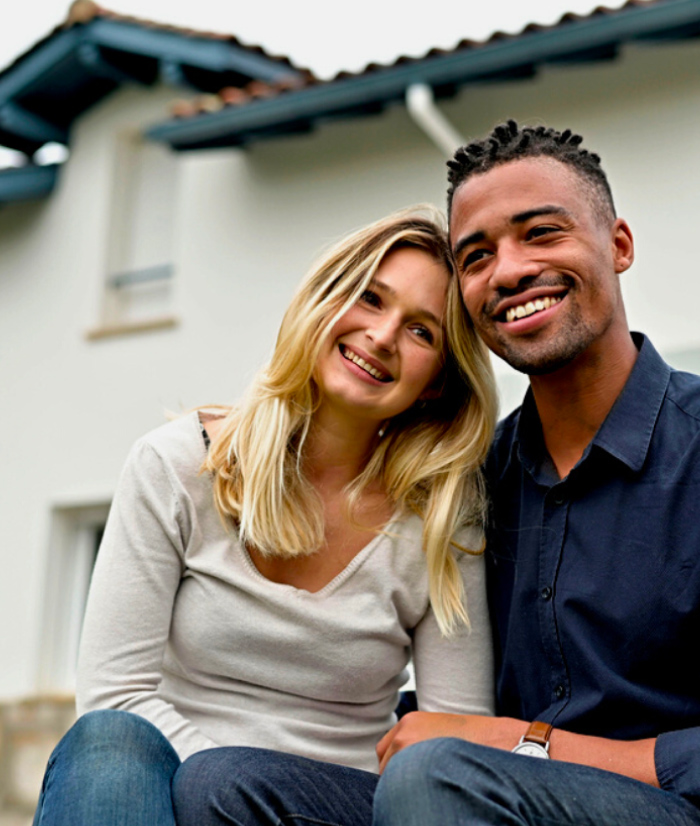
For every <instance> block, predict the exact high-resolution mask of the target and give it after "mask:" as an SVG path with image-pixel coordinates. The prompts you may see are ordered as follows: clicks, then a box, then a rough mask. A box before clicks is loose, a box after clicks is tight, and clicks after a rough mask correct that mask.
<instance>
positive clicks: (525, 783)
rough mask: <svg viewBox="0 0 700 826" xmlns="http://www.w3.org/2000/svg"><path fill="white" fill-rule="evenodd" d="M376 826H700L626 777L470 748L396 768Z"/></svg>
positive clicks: (426, 746) (677, 805)
mask: <svg viewBox="0 0 700 826" xmlns="http://www.w3.org/2000/svg"><path fill="white" fill-rule="evenodd" d="M373 823H374V826H487V825H488V826H495V825H496V824H498V826H564V824H566V826H700V812H699V811H698V810H697V809H696V808H695V807H694V806H692V805H691V804H690V803H688V802H687V801H685V800H683V799H682V798H681V797H678V796H676V795H673V794H670V793H669V792H664V791H661V790H660V789H656V788H654V787H652V786H648V785H646V784H644V783H639V782H637V781H636V780H630V779H629V778H627V777H622V776H620V775H618V774H611V773H610V772H604V771H600V770H598V769H591V768H588V767H586V766H577V765H574V764H572V763H560V762H557V761H556V760H541V759H537V758H535V757H524V756H522V755H519V754H511V753H510V752H507V751H500V750H497V749H491V748H487V747H486V746H477V745H475V744H473V743H468V742H466V741H464V740H457V739H453V738H443V739H439V740H428V741H426V742H423V743H419V744H417V745H415V746H411V747H410V748H407V749H405V750H404V751H402V752H400V753H399V754H397V755H396V756H395V757H394V758H393V759H392V760H391V761H390V763H389V765H388V767H387V770H386V771H385V772H384V774H383V775H382V779H381V781H380V783H379V786H378V788H377V794H376V797H375V810H374V821H373Z"/></svg>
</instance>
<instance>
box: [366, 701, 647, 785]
mask: <svg viewBox="0 0 700 826" xmlns="http://www.w3.org/2000/svg"><path fill="white" fill-rule="evenodd" d="M527 729H528V723H526V722H524V721H523V720H516V719H515V718H513V717H481V716H478V715H475V714H438V713H431V712H425V711H415V712H413V713H412V714H407V715H406V716H405V717H403V718H402V719H401V720H399V722H398V723H397V724H396V725H395V726H394V727H393V728H392V729H391V730H390V731H388V732H387V733H386V734H385V735H384V737H383V738H382V739H381V740H380V741H379V744H378V745H377V755H378V756H379V770H380V772H382V771H384V768H385V767H386V764H387V763H388V762H389V760H390V759H391V758H392V757H393V756H394V755H395V754H396V753H397V752H399V751H401V750H402V749H405V748H406V747H407V746H410V745H412V744H413V743H419V742H420V741H421V740H432V739H434V738H436V737H459V738H461V739H463V740H469V741H471V742H472V743H479V744H480V745H482V746H491V747H492V748H496V749H503V750H505V751H511V750H512V749H513V748H514V747H515V746H516V745H517V744H518V741H519V740H520V738H521V737H522V736H523V734H525V732H526V731H527ZM655 744H656V740H655V738H653V737H651V738H648V739H646V740H610V739H607V738H604V737H589V736H587V735H584V734H574V733H572V732H570V731H563V730H562V729H554V731H553V732H552V736H551V738H550V754H551V756H552V758H553V759H554V760H562V761H564V762H567V763H579V764H581V765H583V766H593V767H594V768H597V769H604V770H605V771H609V772H615V773H616V774H622V775H625V776H626V777H631V778H634V779H635V780H640V781H642V782H643V783H649V784H650V785H652V786H656V787H657V788H658V786H659V781H658V778H657V776H656V767H655V764H654V746H655ZM522 759H523V760H527V759H528V758H527V757H523V758H522Z"/></svg>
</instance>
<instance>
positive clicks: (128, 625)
mask: <svg viewBox="0 0 700 826" xmlns="http://www.w3.org/2000/svg"><path fill="white" fill-rule="evenodd" d="M181 498H182V497H181V496H180V495H179V491H178V489H177V486H176V484H175V482H174V480H173V479H172V478H171V475H170V474H169V472H168V468H167V467H166V466H165V463H164V461H163V460H162V459H161V457H160V456H159V455H158V453H157V452H156V451H155V450H154V448H153V447H152V446H151V445H150V444H148V443H146V442H144V441H143V440H141V441H140V442H138V443H137V444H136V445H135V447H134V448H133V450H132V451H131V453H130V455H129V457H128V459H127V462H126V465H125V467H124V470H123V472H122V476H121V479H120V482H119V485H118V488H117V493H116V495H115V498H114V501H113V503H112V508H111V510H110V514H109V519H108V522H107V527H106V529H105V535H104V539H103V542H102V545H101V547H100V550H99V553H98V558H97V563H96V565H95V571H94V574H93V578H92V583H91V586H90V595H89V598H88V605H87V610H86V614H85V622H84V626H83V636H82V641H81V646H80V657H79V664H78V688H77V702H78V712H79V713H80V714H83V713H85V712H87V711H91V710H93V709H103V708H115V709H122V710H124V711H131V712H134V713H136V714H139V715H140V716H142V717H145V718H146V719H147V720H149V721H150V722H151V723H153V724H154V725H155V726H157V727H158V728H159V729H160V730H161V731H162V732H163V734H164V735H165V736H166V737H167V738H168V739H169V740H170V741H171V743H172V744H173V746H174V748H175V749H176V750H177V751H178V753H179V754H180V757H181V758H184V757H186V756H188V755H189V754H192V753H193V752H195V751H199V750H202V749H206V748H213V747H215V746H217V745H218V744H217V743H215V742H213V741H212V740H211V739H209V738H208V737H206V736H205V735H203V734H202V733H201V732H200V731H199V730H198V729H197V728H196V727H195V726H194V725H193V724H192V723H191V722H190V721H189V720H187V719H186V718H185V717H183V716H182V715H181V714H179V713H178V712H177V711H176V710H175V708H174V707H173V706H172V704H170V703H168V702H166V701H165V700H164V699H163V698H162V697H161V696H159V693H158V691H159V685H160V682H161V679H162V671H161V669H162V662H163V656H164V652H165V647H166V643H167V640H168V635H169V631H170V621H171V616H172V610H173V602H174V599H175V594H176V592H177V589H178V587H179V584H180V579H181V576H182V572H183V570H184V564H185V563H184V557H185V545H186V537H187V535H188V532H189V526H188V518H187V515H186V513H185V512H184V508H183V502H182V501H181Z"/></svg>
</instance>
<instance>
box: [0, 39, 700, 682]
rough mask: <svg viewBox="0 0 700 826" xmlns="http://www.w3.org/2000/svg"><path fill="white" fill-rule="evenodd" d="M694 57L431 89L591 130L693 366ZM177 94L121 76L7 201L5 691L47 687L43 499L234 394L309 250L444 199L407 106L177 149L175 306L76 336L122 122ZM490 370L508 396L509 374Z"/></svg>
mask: <svg viewBox="0 0 700 826" xmlns="http://www.w3.org/2000/svg"><path fill="white" fill-rule="evenodd" d="M699 70H700V46H698V45H685V46H654V47H645V48H642V47H639V48H635V49H630V50H628V51H627V52H626V53H625V55H624V56H623V58H622V59H620V60H618V61H614V62H611V63H608V64H600V65H598V64H594V65H591V66H579V67H567V68H563V67H557V68H551V69H548V70H547V71H546V72H544V73H543V74H542V75H540V76H539V77H538V78H537V79H536V80H534V81H527V82H519V83H512V84H509V85H486V86H483V87H481V88H471V89H468V90H465V91H464V92H462V93H461V94H460V95H459V96H457V97H456V98H454V99H452V100H450V101H445V102H444V103H442V104H441V105H442V107H443V109H444V111H445V113H446V114H447V115H448V116H449V117H450V118H451V119H452V120H453V122H454V123H455V124H456V125H457V126H458V128H460V129H461V130H462V131H463V133H464V134H465V135H466V136H470V135H473V136H476V135H479V134H481V133H483V132H484V131H486V130H487V129H489V128H490V127H491V126H492V125H493V124H494V123H495V122H497V121H500V120H503V119H504V118H506V117H509V116H514V117H516V118H518V119H527V120H541V121H545V122H549V123H552V124H553V125H556V126H561V127H564V126H571V127H573V128H574V129H576V130H579V131H581V132H582V133H583V134H584V135H585V137H586V143H587V145H588V146H590V147H591V148H593V149H595V150H596V151H598V152H599V153H600V154H601V155H602V157H603V160H604V163H605V167H606V169H607V170H608V171H609V174H610V178H611V182H612V185H613V188H614V191H615V193H616V195H617V203H618V209H619V212H620V214H622V215H624V216H625V217H627V218H628V219H629V221H630V223H631V225H632V229H633V230H634V232H635V235H636V237H637V263H636V264H635V265H634V268H633V269H632V270H631V271H630V272H629V273H627V274H625V276H624V292H625V295H626V300H627V306H628V310H629V317H630V322H631V325H632V326H633V327H635V328H638V329H643V330H645V331H647V332H649V333H650V334H651V335H652V336H653V338H654V340H655V342H656V344H657V345H658V346H660V347H661V349H662V350H663V351H664V352H665V353H666V354H671V355H672V354H673V353H680V355H679V356H678V358H679V360H682V361H683V363H684V364H685V365H690V366H692V365H693V364H697V366H699V367H700V358H697V359H696V351H697V352H698V353H700V332H698V329H697V324H696V322H695V317H694V312H693V311H692V306H693V304H694V302H695V301H696V300H698V298H700V296H699V292H700V286H699V285H698V279H697V276H696V273H695V261H694V250H693V241H694V239H695V237H696V224H697V217H698V208H697V207H698V200H697V195H696V192H697V190H698V188H700V163H698V161H699V160H700V158H699V157H698V156H699V154H700V147H699V146H698V142H697V140H696V139H695V137H694V136H695V135H697V127H698V121H699V120H700V106H699V104H700V82H699V81H698V77H700V72H699ZM172 97H173V93H172V91H171V90H156V91H155V92H150V93H149V92H145V91H143V90H137V89H133V90H129V91H123V92H120V93H118V94H117V95H116V96H114V97H113V98H111V99H109V100H107V101H105V102H103V103H102V104H101V105H100V106H98V107H96V108H95V109H93V110H91V112H90V113H89V114H88V115H87V116H85V117H84V118H83V119H82V121H81V122H80V123H79V124H78V125H77V127H76V129H75V131H74V136H73V142H72V156H71V159H70V161H69V162H68V164H67V165H66V167H65V168H64V169H63V173H62V178H61V181H60V185H59V188H58V190H57V191H56V192H55V193H54V195H53V196H52V197H51V198H50V199H48V200H47V201H45V202H43V203H38V204H22V205H17V206H12V207H8V208H6V209H4V210H3V211H1V212H0V387H2V388H3V396H4V399H5V402H4V404H3V405H2V406H0V433H2V434H3V435H2V440H1V442H0V444H1V445H2V449H1V451H2V461H1V462H0V490H2V492H3V495H2V497H0V525H1V526H2V542H1V544H0V562H1V564H2V572H3V575H2V577H0V627H2V628H3V633H2V634H0V662H2V663H3V668H2V669H0V698H3V697H18V696H22V695H28V694H32V693H34V692H36V691H37V689H38V687H39V684H38V676H37V675H38V673H39V665H40V662H41V659H42V656H43V655H42V634H43V626H42V622H43V620H42V616H43V614H42V611H43V607H44V603H45V601H46V595H47V593H49V592H50V589H51V583H50V582H47V571H48V570H50V569H49V565H48V555H49V553H50V550H51V525H52V522H51V513H52V508H53V507H55V506H56V505H60V504H66V503H69V504H70V503H72V504H74V505H81V504H90V503H92V502H102V501H106V500H107V499H108V498H109V495H110V494H111V491H112V490H113V488H114V484H115V482H116V479H117V477H118V473H119V468H120V466H121V464H122V462H123V459H124V456H125V453H126V451H127V450H128V448H129V445H130V444H131V443H132V442H133V441H134V439H136V438H137V437H138V436H139V435H140V434H141V433H143V432H144V431H147V430H148V429H150V428H152V427H155V426H157V425H158V424H159V423H161V422H162V421H163V417H164V410H165V409H169V410H180V409H185V408H187V407H189V406H192V405H195V404H198V403H205V402H211V401H229V400H233V399H235V398H236V396H237V395H239V394H240V392H241V391H242V389H243V388H244V387H245V385H246V383H247V381H248V380H249V378H250V376H251V375H252V373H253V371H254V370H255V368H256V367H257V366H258V365H259V364H260V363H262V361H263V360H264V359H265V358H266V356H267V354H268V353H269V351H270V347H271V344H272V341H273V338H274V335H275V331H276V328H277V325H278V323H279V320H280V317H281V314H282V312H283V310H284V307H285V306H286V303H287V301H288V299H289V297H290V295H291V292H292V290H293V288H294V285H295V284H296V282H297V281H298V279H299V277H300V275H301V274H302V273H303V271H304V270H305V269H306V267H307V266H308V264H309V263H310V262H311V261H312V259H313V257H314V255H315V253H316V251H317V250H318V249H319V248H320V247H321V246H323V245H324V244H327V243H329V242H330V241H331V240H333V239H334V238H336V237H337V236H338V235H339V234H341V233H343V232H345V231H346V230H348V229H350V228H353V227H356V226H359V225H361V224H363V223H366V222H367V221H369V220H372V219H373V218H375V217H379V216H381V215H383V214H385V213H387V212H389V211H391V210H393V209H395V208H398V207H401V206H405V205H407V204H410V203H416V202H421V201H432V202H434V203H437V204H439V205H442V203H443V200H444V189H445V185H444V165H443V161H442V159H441V157H440V155H439V153H438V152H437V150H436V149H435V148H434V147H433V146H432V145H431V144H430V143H429V141H428V140H427V138H426V137H425V136H424V135H423V134H422V133H420V132H419V131H418V130H417V127H415V125H414V124H413V123H412V122H411V120H410V119H409V117H408V116H407V114H406V111H405V110H404V109H403V108H402V107H396V108H394V109H392V110H391V111H389V112H387V113H386V114H384V115H383V116H381V117H375V118H368V119H364V120H354V121H347V122H342V123H336V124H329V125H327V126H324V127H322V128H321V129H320V130H318V131H317V132H315V133H313V134H312V135H309V136H300V137H295V138H289V139H279V140H275V141H270V142H266V143H261V144H258V145H255V146H253V147H252V148H250V149H248V150H245V151H242V150H220V151H212V152H200V153H194V154H188V155H182V156H179V157H178V161H177V173H176V174H177V189H178V197H177V204H176V209H175V227H174V230H175V231H174V238H175V242H174V245H173V263H174V265H175V272H176V277H175V282H174V285H173V286H174V303H173V308H172V309H173V312H175V313H176V314H177V315H178V317H179V319H180V323H179V325H178V326H176V327H174V328H172V329H169V330H161V331H156V332H151V333H142V334H138V335H131V336H125V337H114V338H106V339H101V340H96V341H91V340H88V339H87V338H86V336H85V332H86V331H87V330H88V329H90V328H92V327H94V326H95V324H96V323H97V321H98V318H99V307H100V300H101V299H100V291H101V280H102V279H103V278H104V274H105V266H106V256H107V252H106V248H107V239H108V235H109V230H110V223H109V222H110V204H111V200H110V199H111V186H112V182H111V177H110V176H111V175H112V174H113V152H114V139H115V138H114V136H115V134H116V133H117V132H119V131H120V130H122V129H124V128H127V127H131V126H136V127H140V126H142V125H145V124H149V123H152V122H155V121H158V120H159V119H161V118H162V117H163V115H164V113H165V105H166V103H167V101H168V100H170V99H171V98H172ZM498 370H499V373H502V372H503V368H502V367H501V366H500V365H499V366H498ZM502 381H503V387H504V390H505V392H506V398H507V401H506V406H510V404H511V403H512V402H513V401H514V400H515V399H516V398H517V396H518V395H519V394H520V392H521V388H522V381H521V380H520V379H519V378H512V377H511V376H510V374H504V378H503V379H502Z"/></svg>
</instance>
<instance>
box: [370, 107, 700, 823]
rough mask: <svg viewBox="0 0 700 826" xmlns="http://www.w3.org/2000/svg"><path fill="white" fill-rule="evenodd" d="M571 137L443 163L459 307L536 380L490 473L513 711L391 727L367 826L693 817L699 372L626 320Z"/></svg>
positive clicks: (698, 771)
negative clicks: (670, 360)
mask: <svg viewBox="0 0 700 826" xmlns="http://www.w3.org/2000/svg"><path fill="white" fill-rule="evenodd" d="M580 143H581V138H580V137H578V136H575V135H572V134H571V133H570V132H569V131H566V132H563V133H559V132H556V131H554V130H552V129H544V128H538V129H531V128H523V129H521V128H519V127H518V126H517V125H516V124H515V123H514V122H513V121H509V122H508V123H507V124H505V125H502V126H500V127H497V128H496V129H495V130H494V132H493V133H492V134H491V135H490V136H489V137H488V138H487V139H486V140H484V141H477V142H475V143H472V144H470V145H468V146H466V147H464V148H463V149H460V150H459V151H458V152H457V154H456V156H455V158H454V160H453V161H451V162H450V164H449V166H450V184H451V187H450V191H449V195H448V201H449V212H450V236H451V243H452V247H453V251H454V255H455V259H456V262H457V268H458V273H459V277H460V285H461V289H462V295H463V298H464V302H465V305H466V308H467V310H468V311H469V314H470V316H471V318H472V320H473V323H474V325H475V327H476V329H477V331H478V332H479V333H480V335H481V336H482V338H483V339H484V341H485V342H486V344H487V345H488V346H489V347H490V348H491V349H492V350H493V351H494V352H495V353H496V354H497V355H499V356H501V357H502V358H504V359H505V360H506V361H508V362H509V363H510V364H511V365H513V366H514V367H515V368H516V369H518V370H521V371H523V372H525V373H527V374H528V375H529V376H530V389H529V391H528V393H527V395H526V397H525V400H524V403H523V405H522V407H521V408H520V409H519V410H516V411H515V412H514V413H513V414H511V415H510V416H509V417H508V418H507V419H506V420H505V421H504V422H502V423H501V425H500V426H499V429H498V432H497V436H496V441H495V443H494V446H493V449H492V452H491V455H490V459H489V463H488V467H487V477H488V482H489V485H490V490H491V496H492V501H493V512H492V519H491V528H490V531H489V538H488V547H487V554H488V561H487V564H488V571H489V598H490V607H491V613H492V621H493V624H494V633H495V640H496V648H497V651H496V654H497V661H498V671H497V703H498V713H499V714H500V715H501V716H500V717H496V718H491V719H489V718H482V717H462V716H458V715H439V714H421V713H416V714H412V715H409V716H407V717H405V718H404V719H403V720H402V721H400V722H399V724H398V725H397V726H396V727H395V728H394V729H392V731H391V732H389V734H388V735H387V736H386V737H385V738H384V740H383V741H382V743H381V744H380V747H379V751H380V754H381V757H382V765H383V766H385V767H386V771H385V773H384V776H383V778H382V780H381V781H380V784H379V788H378V793H377V798H376V801H375V824H377V826H398V824H401V826H430V825H431V824H435V825H436V826H452V825H453V824H464V826H467V825H469V826H472V824H548V825H549V824H577V826H578V825H579V824H591V826H592V825H593V824H595V825H596V826H601V824H615V826H621V825H622V824H635V826H639V824H649V825H650V826H651V824H654V826H666V825H667V824H668V825H669V826H670V824H674V826H678V824H696V826H697V824H700V809H699V808H696V807H698V806H700V690H698V677H697V668H696V666H695V663H694V652H695V650H696V641H697V639H698V632H699V631H700V611H699V610H698V609H699V606H700V602H699V600H698V597H699V596H700V565H698V563H697V556H698V551H699V550H700V520H699V519H698V511H700V500H699V499H698V493H700V439H699V434H700V378H698V377H696V376H691V375H688V374H683V373H677V372H675V371H673V370H671V369H670V368H669V367H668V366H667V365H666V364H665V363H664V362H663V361H662V359H661V358H660V357H659V355H658V354H657V353H656V351H655V350H654V349H653V347H652V345H651V343H650V342H649V341H648V340H647V339H645V338H644V337H643V336H639V335H632V334H630V332H629V329H628V326H627V320H626V317H625V309H624V305H623V302H622V296H621V292H620V281H619V277H620V274H621V273H623V272H624V271H625V270H627V269H628V268H629V267H630V265H631V264H632V261H633V256H634V245H633V239H632V235H631V232H630V229H629V227H628V226H627V224H626V223H625V222H624V221H623V220H622V219H620V218H617V217H616V216H615V209H614V205H613V200H612V196H611V193H610V189H609V186H608V183H607V180H606V177H605V175H604V173H603V171H602V169H601V167H600V160H599V158H598V157H597V156H596V155H593V154H591V153H589V152H587V151H585V150H583V149H581V148H580ZM665 288H668V286H666V287H665ZM531 721H534V725H532V726H531V725H530V723H531ZM552 726H553V727H554V728H553V729H552ZM433 738H448V739H433ZM421 741H423V742H421ZM416 743H417V744H418V745H412V744H416ZM409 745H412V747H411V748H409V749H406V746H409ZM513 750H515V752H516V753H513ZM533 757H542V758H547V759H533Z"/></svg>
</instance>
